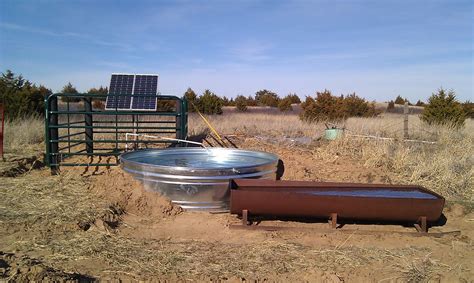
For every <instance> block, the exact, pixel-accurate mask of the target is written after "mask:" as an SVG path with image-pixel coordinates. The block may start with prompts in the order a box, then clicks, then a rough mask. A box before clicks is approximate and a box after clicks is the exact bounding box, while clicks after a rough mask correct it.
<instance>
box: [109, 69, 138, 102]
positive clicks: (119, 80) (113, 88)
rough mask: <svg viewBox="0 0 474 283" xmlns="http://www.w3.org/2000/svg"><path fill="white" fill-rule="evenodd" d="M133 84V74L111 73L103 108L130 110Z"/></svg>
mask: <svg viewBox="0 0 474 283" xmlns="http://www.w3.org/2000/svg"><path fill="white" fill-rule="evenodd" d="M134 86H135V75H134V74H125V73H113V74H112V75H111V77H110V86H109V94H108V95H107V98H106V101H105V109H106V110H119V109H120V110H130V108H131V105H132V98H133V88H134Z"/></svg>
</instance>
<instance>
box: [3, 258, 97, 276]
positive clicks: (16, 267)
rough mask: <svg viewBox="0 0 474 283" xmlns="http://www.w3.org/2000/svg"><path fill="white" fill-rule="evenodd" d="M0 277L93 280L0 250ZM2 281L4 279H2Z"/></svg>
mask: <svg viewBox="0 0 474 283" xmlns="http://www.w3.org/2000/svg"><path fill="white" fill-rule="evenodd" d="M0 279H7V280H11V282H27V281H28V282H30V281H36V282H40V281H41V282H93V281H95V280H94V278H93V277H89V276H87V275H82V274H78V273H67V272H64V271H60V270H57V269H54V268H52V267H49V266H47V265H45V264H43V263H42V262H41V261H39V260H36V259H32V258H29V257H28V256H17V255H15V254H12V253H4V252H0ZM0 281H2V280H0Z"/></svg>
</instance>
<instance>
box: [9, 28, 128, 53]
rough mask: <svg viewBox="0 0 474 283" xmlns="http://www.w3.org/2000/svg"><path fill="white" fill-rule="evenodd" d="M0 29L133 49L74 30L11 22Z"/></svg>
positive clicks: (124, 44) (125, 49) (126, 45)
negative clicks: (59, 29)
mask: <svg viewBox="0 0 474 283" xmlns="http://www.w3.org/2000/svg"><path fill="white" fill-rule="evenodd" d="M0 29H7V30H15V31H20V32H27V33H34V34H39V35H44V36H51V37H70V38H75V39H77V40H81V41H85V42H87V43H92V44H95V45H100V46H107V47H115V48H119V49H121V50H124V51H131V50H133V49H134V48H133V47H132V46H131V45H129V44H126V43H120V42H113V41H107V40H103V39H98V38H94V37H92V36H90V35H87V34H81V33H76V32H69V31H67V32H60V31H55V30H50V29H41V28H35V27H29V26H22V25H17V24H12V23H0Z"/></svg>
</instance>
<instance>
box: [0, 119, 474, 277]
mask: <svg viewBox="0 0 474 283" xmlns="http://www.w3.org/2000/svg"><path fill="white" fill-rule="evenodd" d="M210 119H211V123H212V124H213V125H215V126H216V127H217V130H218V131H219V132H221V133H245V134H247V135H259V136H269V137H278V136H282V135H284V136H289V137H301V136H307V137H312V138H314V139H316V138H318V137H320V136H321V134H322V131H323V129H324V125H322V124H306V123H303V122H301V121H300V120H299V119H298V118H297V117H296V116H294V115H293V116H291V115H266V114H252V115H245V114H232V115H227V116H226V115H224V116H217V117H210ZM410 119H412V120H413V123H416V119H417V118H416V117H411V118H410ZM398 121H401V119H400V117H399V116H391V115H390V116H386V117H383V118H376V119H349V120H348V121H347V123H346V127H347V128H348V129H352V130H353V131H367V132H368V133H371V134H380V135H382V134H384V131H386V132H385V134H387V133H388V130H387V125H389V123H390V122H393V123H395V122H397V123H398ZM190 124H191V125H190V131H191V132H193V131H194V132H199V131H202V130H203V129H204V126H203V124H202V123H201V121H200V120H198V118H196V117H195V116H191V117H190ZM397 125H398V124H397ZM397 125H396V126H394V127H401V126H397ZM357 127H359V128H357ZM472 129H473V123H472V121H469V122H468V124H467V125H466V128H465V129H464V130H461V131H457V130H453V129H446V128H436V129H426V130H433V131H436V132H437V134H436V137H437V140H438V143H437V144H436V145H423V144H416V143H415V144H412V143H404V142H401V141H397V140H394V141H383V140H365V139H355V138H350V137H346V138H342V139H340V140H337V141H334V142H322V143H320V144H317V145H316V146H315V147H314V148H313V149H312V154H313V155H314V156H316V157H317V158H321V159H323V160H330V159H332V158H333V157H334V155H346V156H348V157H350V158H354V159H358V160H361V161H362V162H364V164H365V165H366V166H367V167H381V168H384V169H385V170H387V171H390V172H393V173H394V174H396V175H397V176H398V178H399V179H398V180H397V182H410V183H417V184H422V185H425V186H427V187H429V188H431V189H434V190H436V191H439V192H441V193H443V195H446V196H448V197H449V198H452V199H457V198H462V199H468V200H472V189H473V180H474V178H473V177H474V176H473V159H472V158H473V157H472V154H473V152H474V148H473V147H474V140H473V139H474V137H473V134H472V133H473V131H472ZM22 131H23V132H22ZM7 133H9V134H8V135H10V136H7V139H9V141H8V146H7V149H8V150H12V151H13V150H18V151H21V147H22V146H23V147H30V146H31V147H34V146H36V145H37V144H38V143H41V142H42V139H43V122H42V120H41V119H38V118H31V120H28V121H19V122H12V123H8V124H7ZM15 141H16V142H15ZM17 143H18V145H17ZM20 145H22V146H20ZM0 186H1V189H0V227H2V228H1V229H0V238H2V239H7V238H8V241H10V242H8V241H7V240H6V241H5V242H4V243H3V244H2V245H1V246H2V249H9V250H15V251H18V252H19V253H31V254H36V255H41V259H42V260H43V261H44V262H45V263H47V264H48V265H50V266H53V267H55V268H60V269H67V268H70V267H71V263H78V262H81V261H83V262H85V261H87V262H92V264H95V263H97V265H98V267H97V268H95V269H94V271H95V272H99V274H94V275H96V276H99V275H104V274H108V273H111V274H126V275H129V276H131V277H133V278H147V277H148V278H150V277H151V276H160V275H161V276H169V275H175V274H179V276H180V278H199V277H201V276H204V277H203V280H205V279H207V280H208V279H209V278H216V277H219V278H233V277H238V278H242V277H245V278H265V277H266V276H275V277H273V278H279V279H281V280H282V281H285V277H284V276H285V275H286V274H296V275H295V276H301V277H298V279H299V280H297V281H303V280H306V279H307V278H305V277H304V276H305V274H306V273H310V272H312V271H314V270H318V272H319V271H322V272H325V271H328V272H339V273H345V274H350V273H351V271H356V270H357V269H358V268H361V267H364V266H371V265H374V266H378V267H379V268H380V270H379V272H382V273H385V274H387V275H388V276H389V274H393V276H394V277H392V278H388V279H389V280H392V279H395V280H397V279H400V280H403V281H412V282H420V281H429V280H432V279H436V278H437V276H438V274H440V273H443V272H446V271H450V270H452V268H451V267H450V266H448V265H447V264H446V263H442V262H441V261H439V260H437V259H435V258H433V257H432V256H430V255H429V252H430V251H429V250H427V249H425V248H421V247H407V248H394V249H382V248H375V247H367V248H363V247H356V246H353V245H351V241H349V240H350V239H347V240H346V241H343V242H342V243H340V244H339V245H337V246H335V247H327V246H326V247H324V248H321V247H315V246H305V245H302V244H298V243H294V242H292V241H286V242H283V243H282V242H281V241H280V242H278V241H273V240H266V241H263V242H260V243H259V244H258V245H256V244H254V245H250V244H249V245H245V244H229V245H224V244H222V243H218V242H200V241H179V240H135V239H130V238H127V237H124V236H122V235H120V234H119V233H113V232H109V231H107V230H104V229H100V228H99V227H93V228H92V229H90V230H88V231H83V230H81V229H80V228H79V227H78V225H77V223H78V222H80V221H88V220H91V219H97V217H100V215H102V213H103V211H104V209H107V207H108V205H109V204H107V203H105V202H104V201H103V200H100V199H97V198H96V197H94V195H93V194H91V193H90V191H89V189H88V186H89V181H88V179H87V178H84V177H81V176H79V175H77V174H67V172H64V173H63V174H61V175H60V176H48V175H47V172H42V171H33V172H28V173H26V174H24V175H22V176H20V177H16V178H2V179H1V185H0ZM7 243H8V244H7ZM420 255H421V256H424V257H422V258H421V259H420V258H419V257H420ZM348 270H349V271H348ZM293 279H294V278H293ZM286 281H290V279H288V280H286Z"/></svg>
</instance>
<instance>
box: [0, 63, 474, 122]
mask: <svg viewBox="0 0 474 283" xmlns="http://www.w3.org/2000/svg"><path fill="white" fill-rule="evenodd" d="M61 92H62V93H68V94H78V93H79V92H78V91H77V89H76V88H75V87H74V86H73V85H72V84H71V83H70V82H69V83H67V84H66V85H65V86H64V87H63V88H62V90H61ZM87 93H88V94H102V95H104V97H103V98H96V99H94V101H93V104H94V107H95V108H100V109H103V108H104V101H105V96H106V95H107V94H108V89H107V87H102V86H100V87H98V88H91V89H89V90H88V91H87ZM51 94H52V91H51V89H49V88H47V87H45V86H43V85H36V84H34V83H32V82H30V81H29V80H27V79H25V78H24V77H23V76H22V75H16V74H14V73H13V72H12V71H10V70H7V71H6V72H4V73H2V75H1V77H0V101H1V102H3V105H4V110H5V114H6V116H7V117H8V119H16V118H21V117H24V116H27V115H43V113H44V99H45V98H46V97H47V96H49V95H51ZM183 96H184V97H185V98H186V99H187V101H188V104H189V107H188V109H189V111H190V112H194V111H197V110H199V111H200V112H202V113H204V114H217V115H219V114H222V113H223V110H222V107H224V106H234V107H235V108H236V109H237V111H240V112H246V111H248V107H253V106H266V107H275V108H278V109H280V111H283V112H285V111H291V110H292V104H301V108H302V112H301V113H300V118H301V119H302V120H304V121H307V122H312V121H329V120H333V121H334V120H341V119H347V118H349V117H371V116H377V115H379V114H380V113H381V111H380V110H377V109H376V107H375V103H374V102H369V101H367V100H365V99H364V98H361V97H359V96H357V95H356V94H355V93H352V94H348V95H339V96H336V95H333V94H332V93H331V92H330V91H329V90H324V91H321V92H319V91H318V92H316V94H315V96H314V97H312V96H307V97H306V99H305V101H304V102H301V100H300V98H299V97H298V95H296V94H295V93H290V94H288V95H286V96H284V97H280V96H279V95H278V94H276V93H275V92H273V91H270V90H267V89H262V90H259V91H257V92H256V93H255V95H254V96H252V95H249V96H243V95H237V96H236V97H235V98H230V99H229V98H227V97H221V96H218V95H217V94H215V93H214V92H212V91H211V90H209V89H206V90H205V91H204V92H203V93H202V94H201V95H197V94H196V93H195V92H194V90H192V89H191V88H188V89H187V91H186V92H185V93H184V95H183ZM61 99H62V100H63V102H79V101H80V98H74V97H62V98H61ZM405 102H408V104H409V105H412V104H411V103H410V102H409V101H408V100H407V99H406V98H403V97H401V96H400V95H399V96H397V97H396V98H395V100H392V101H390V102H389V103H388V107H387V109H386V111H387V112H390V111H391V109H392V108H395V104H405ZM415 105H416V106H423V107H424V110H423V112H422V114H421V119H422V120H423V121H425V122H427V123H429V124H432V123H435V124H446V123H449V124H452V125H455V126H460V125H463V124H464V121H465V119H466V118H474V103H472V102H470V101H467V102H465V103H460V102H459V101H458V100H457V99H456V95H455V93H454V91H452V90H445V89H442V88H441V89H439V90H438V91H437V92H435V93H433V94H432V95H431V97H430V98H429V100H428V102H427V103H424V102H422V101H421V100H418V102H417V103H416V104H415ZM174 107H175V106H174V103H173V102H172V101H160V102H159V105H158V110H159V111H169V110H171V109H172V108H174Z"/></svg>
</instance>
